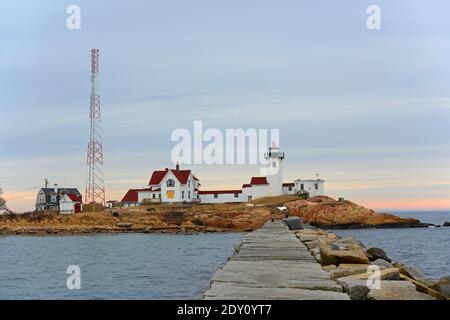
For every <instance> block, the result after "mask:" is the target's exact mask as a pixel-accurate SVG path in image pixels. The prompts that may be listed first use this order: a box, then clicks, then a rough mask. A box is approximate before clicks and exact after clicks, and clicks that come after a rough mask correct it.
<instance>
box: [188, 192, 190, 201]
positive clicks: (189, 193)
mask: <svg viewBox="0 0 450 320" xmlns="http://www.w3.org/2000/svg"><path fill="white" fill-rule="evenodd" d="M190 198H191V192H190V191H188V199H190Z"/></svg>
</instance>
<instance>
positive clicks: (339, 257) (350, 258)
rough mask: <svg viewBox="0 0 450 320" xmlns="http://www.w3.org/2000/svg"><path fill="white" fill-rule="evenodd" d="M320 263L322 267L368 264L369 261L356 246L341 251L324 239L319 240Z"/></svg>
mask: <svg viewBox="0 0 450 320" xmlns="http://www.w3.org/2000/svg"><path fill="white" fill-rule="evenodd" d="M318 241H319V249H320V261H321V264H323V265H328V264H336V265H337V264H339V263H366V264H368V263H369V259H368V258H367V256H366V255H365V253H364V250H363V249H362V248H360V247H358V246H351V248H349V249H341V248H340V247H339V246H337V245H335V242H336V241H335V242H331V241H329V240H325V239H319V240H318Z"/></svg>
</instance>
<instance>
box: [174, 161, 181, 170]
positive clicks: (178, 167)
mask: <svg viewBox="0 0 450 320" xmlns="http://www.w3.org/2000/svg"><path fill="white" fill-rule="evenodd" d="M175 168H176V169H177V171H178V170H180V165H179V164H178V161H177V166H176V167H175Z"/></svg>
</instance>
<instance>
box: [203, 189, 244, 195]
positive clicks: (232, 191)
mask: <svg viewBox="0 0 450 320" xmlns="http://www.w3.org/2000/svg"><path fill="white" fill-rule="evenodd" d="M227 193H242V190H208V191H199V192H198V194H227Z"/></svg>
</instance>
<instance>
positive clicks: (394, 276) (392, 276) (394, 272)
mask: <svg viewBox="0 0 450 320" xmlns="http://www.w3.org/2000/svg"><path fill="white" fill-rule="evenodd" d="M371 276H373V272H364V273H358V274H353V275H350V276H346V277H343V278H341V279H358V280H367V279H369V277H371ZM380 280H400V273H399V271H398V269H397V268H392V269H384V270H380Z"/></svg>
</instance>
